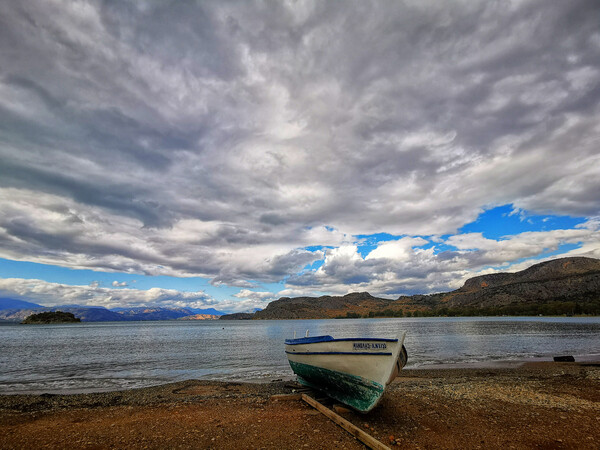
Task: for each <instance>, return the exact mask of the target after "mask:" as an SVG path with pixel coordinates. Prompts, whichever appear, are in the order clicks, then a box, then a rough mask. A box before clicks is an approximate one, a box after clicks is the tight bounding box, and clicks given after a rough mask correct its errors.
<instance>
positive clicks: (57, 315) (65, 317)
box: [21, 311, 81, 324]
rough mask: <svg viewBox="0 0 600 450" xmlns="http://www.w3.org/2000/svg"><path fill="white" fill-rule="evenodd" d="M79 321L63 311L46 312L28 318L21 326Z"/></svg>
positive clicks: (79, 320)
mask: <svg viewBox="0 0 600 450" xmlns="http://www.w3.org/2000/svg"><path fill="white" fill-rule="evenodd" d="M76 322H81V319H79V318H78V317H75V316H74V315H73V314H72V313H68V312H63V311H48V312H43V313H39V314H32V315H30V316H28V317H27V318H26V319H25V320H24V321H23V322H21V323H22V324H48V323H76Z"/></svg>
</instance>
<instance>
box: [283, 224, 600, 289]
mask: <svg viewBox="0 0 600 450" xmlns="http://www.w3.org/2000/svg"><path fill="white" fill-rule="evenodd" d="M599 240H600V226H599V223H598V221H597V220H590V221H589V222H586V223H585V224H582V225H581V226H580V227H578V228H576V229H572V230H552V231H543V232H525V233H520V234H516V235H513V236H507V237H505V238H503V239H499V240H496V239H488V238H485V237H484V236H483V235H482V234H481V233H467V234H460V235H454V236H449V237H448V238H447V239H445V240H443V241H441V242H436V243H434V246H432V247H430V248H426V249H424V248H422V247H423V246H424V245H425V244H428V243H429V241H428V240H425V239H423V238H402V239H400V240H398V241H383V242H380V243H379V245H378V246H377V247H376V248H375V249H374V250H372V251H371V252H370V253H369V254H368V255H367V256H366V257H364V258H363V257H362V256H361V255H360V253H359V252H358V250H357V247H356V246H346V247H340V248H336V249H332V250H329V251H328V252H327V256H326V257H325V260H324V263H323V265H322V266H321V267H319V268H318V269H317V270H314V271H306V272H303V273H301V274H298V275H294V276H292V277H290V278H289V279H288V280H287V286H289V287H291V288H294V287H297V288H300V289H302V290H304V291H311V290H312V291H315V290H324V291H328V292H335V293H337V294H346V293H348V292H356V291H368V292H371V293H372V294H376V295H384V296H397V295H400V294H416V293H430V292H440V291H447V290H449V289H456V288H459V287H460V286H461V285H462V284H463V283H464V281H465V280H466V279H467V278H470V277H473V276H475V275H477V274H479V273H488V272H494V271H499V270H502V271H507V270H508V271H517V270H521V269H524V268H526V267H529V266H531V265H532V264H535V263H537V262H539V261H540V260H546V259H550V258H549V257H548V258H539V257H538V255H540V254H544V253H553V254H554V255H555V252H556V251H557V250H558V249H559V248H560V246H562V245H566V244H574V245H577V246H578V248H577V249H575V250H571V251H568V252H565V254H564V255H560V256H588V257H595V258H598V257H600V249H599V248H598V245H597V244H598V242H599ZM436 245H438V246H440V245H443V246H444V248H451V249H450V250H443V251H438V252H436V247H435V246H436ZM553 257H556V256H553ZM482 271H483V272H482Z"/></svg>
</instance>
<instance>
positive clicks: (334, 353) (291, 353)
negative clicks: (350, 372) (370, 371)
mask: <svg viewBox="0 0 600 450" xmlns="http://www.w3.org/2000/svg"><path fill="white" fill-rule="evenodd" d="M285 352H286V353H287V354H288V355H363V356H364V355H372V356H392V353H391V352H386V353H383V352H377V353H371V352H288V351H287V350H286V351H285Z"/></svg>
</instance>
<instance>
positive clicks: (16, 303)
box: [0, 298, 43, 311]
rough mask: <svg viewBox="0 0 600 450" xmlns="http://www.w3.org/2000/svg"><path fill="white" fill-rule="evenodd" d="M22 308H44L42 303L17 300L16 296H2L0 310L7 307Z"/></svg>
mask: <svg viewBox="0 0 600 450" xmlns="http://www.w3.org/2000/svg"><path fill="white" fill-rule="evenodd" d="M21 308H43V306H42V305H38V304H36V303H31V302H26V301H24V300H17V299H14V298H0V311H2V310H5V309H21Z"/></svg>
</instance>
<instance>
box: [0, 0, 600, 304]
mask: <svg viewBox="0 0 600 450" xmlns="http://www.w3.org/2000/svg"><path fill="white" fill-rule="evenodd" d="M599 23H600V3H599V2H597V1H596V0H592V1H581V0H573V1H568V2H558V1H556V2H548V1H545V0H531V1H529V0H519V1H509V0H502V1H495V0H485V1H476V0H469V1H458V0H449V1H444V2H440V1H427V0H425V1H424V0H415V1H408V0H407V1H396V2H388V1H366V0H356V1H351V0H350V1H343V2H342V1H315V2H313V1H269V2H252V1H239V2H238V1H221V0H219V1H201V2H200V1H198V2H192V1H185V2H180V1H173V2H167V1H164V2H163V1H159V2H157V1H150V2H145V1H119V2H104V1H58V0H43V1H42V0H40V1H31V0H8V1H3V2H0V297H9V298H18V299H24V300H28V301H33V302H36V303H39V304H42V305H45V306H56V305H61V304H80V305H98V306H105V307H107V308H114V307H123V306H165V307H175V306H178V307H193V308H208V307H214V308H216V309H220V310H223V311H246V310H251V309H253V308H264V307H265V306H266V305H267V304H268V302H270V301H272V300H274V299H277V298H280V297H284V296H287V297H293V296H304V295H310V296H318V295H343V294H346V293H349V292H357V291H368V292H369V293H371V294H372V295H375V296H380V297H385V298H397V297H398V296H400V295H406V294H415V293H432V292H441V291H448V290H452V289H456V288H459V287H460V286H461V285H462V283H464V281H465V280H466V279H468V278H470V277H472V276H476V275H479V274H484V273H493V272H498V271H517V270H521V269H524V268H526V267H528V266H530V265H532V264H534V263H537V262H540V261H544V260H547V259H552V258H558V257H567V256H587V257H594V258H599V257H600V102H599V100H600V27H599V26H598V24H599Z"/></svg>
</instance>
